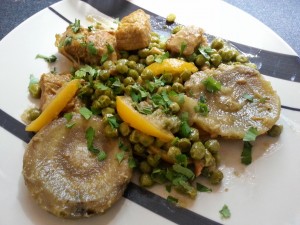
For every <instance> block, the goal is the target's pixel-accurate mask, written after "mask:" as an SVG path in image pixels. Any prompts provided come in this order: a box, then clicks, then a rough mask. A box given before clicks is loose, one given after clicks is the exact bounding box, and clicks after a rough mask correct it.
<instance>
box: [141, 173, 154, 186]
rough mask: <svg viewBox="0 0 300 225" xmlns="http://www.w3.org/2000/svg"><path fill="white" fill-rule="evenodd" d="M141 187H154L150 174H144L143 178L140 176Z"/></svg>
mask: <svg viewBox="0 0 300 225" xmlns="http://www.w3.org/2000/svg"><path fill="white" fill-rule="evenodd" d="M139 181H140V185H141V186H143V187H150V186H152V185H153V183H154V182H153V180H152V178H151V176H150V174H147V173H143V174H142V175H141V176H140V179H139Z"/></svg>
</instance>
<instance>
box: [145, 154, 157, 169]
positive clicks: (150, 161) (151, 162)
mask: <svg viewBox="0 0 300 225" xmlns="http://www.w3.org/2000/svg"><path fill="white" fill-rule="evenodd" d="M159 162H160V156H159V155H156V154H155V155H148V156H147V163H148V164H149V165H150V166H151V167H153V168H155V167H157V166H158V164H159Z"/></svg>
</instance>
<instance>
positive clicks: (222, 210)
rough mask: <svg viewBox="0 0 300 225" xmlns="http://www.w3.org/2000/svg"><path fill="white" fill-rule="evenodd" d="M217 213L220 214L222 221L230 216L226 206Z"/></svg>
mask: <svg viewBox="0 0 300 225" xmlns="http://www.w3.org/2000/svg"><path fill="white" fill-rule="evenodd" d="M219 213H220V214H221V216H222V218H224V219H228V218H229V217H230V216H231V213H230V210H229V208H228V206H227V205H226V204H225V205H224V206H223V208H222V209H221V210H220V211H219Z"/></svg>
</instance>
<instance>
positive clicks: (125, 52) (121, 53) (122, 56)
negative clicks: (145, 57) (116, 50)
mask: <svg viewBox="0 0 300 225" xmlns="http://www.w3.org/2000/svg"><path fill="white" fill-rule="evenodd" d="M120 55H121V58H122V59H127V58H128V56H129V53H128V52H127V51H120Z"/></svg>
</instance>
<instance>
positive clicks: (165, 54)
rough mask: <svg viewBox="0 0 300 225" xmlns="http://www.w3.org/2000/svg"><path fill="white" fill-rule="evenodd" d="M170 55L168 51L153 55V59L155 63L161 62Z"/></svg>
mask: <svg viewBox="0 0 300 225" xmlns="http://www.w3.org/2000/svg"><path fill="white" fill-rule="evenodd" d="M169 57H170V53H169V52H165V53H164V54H162V55H158V56H156V57H155V59H154V61H155V62H157V63H162V61H164V60H165V59H168V58H169Z"/></svg>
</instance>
